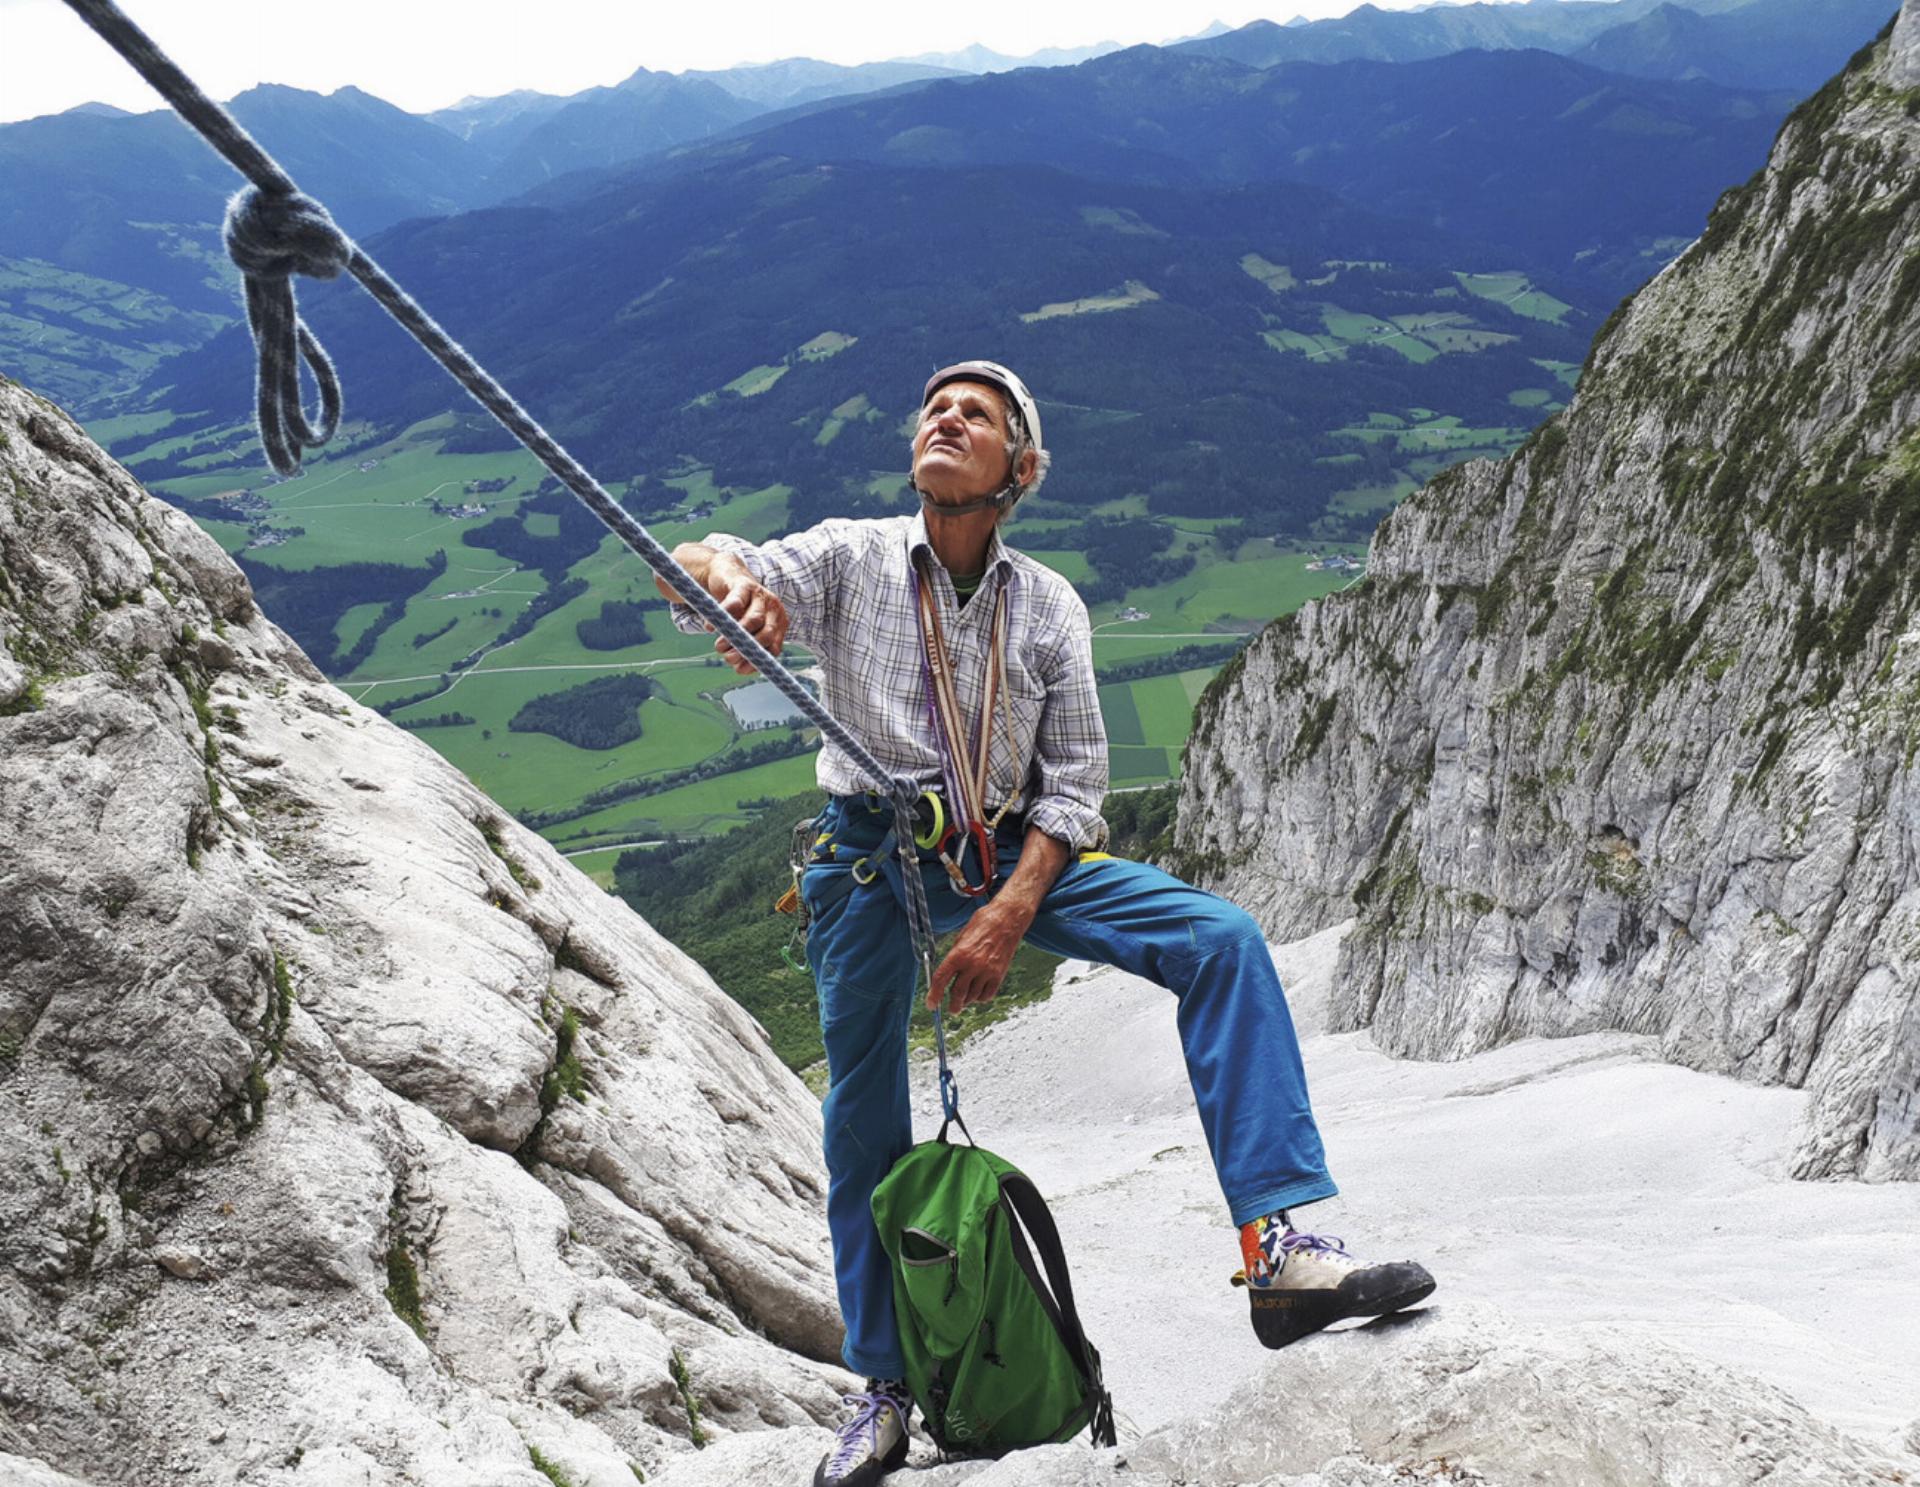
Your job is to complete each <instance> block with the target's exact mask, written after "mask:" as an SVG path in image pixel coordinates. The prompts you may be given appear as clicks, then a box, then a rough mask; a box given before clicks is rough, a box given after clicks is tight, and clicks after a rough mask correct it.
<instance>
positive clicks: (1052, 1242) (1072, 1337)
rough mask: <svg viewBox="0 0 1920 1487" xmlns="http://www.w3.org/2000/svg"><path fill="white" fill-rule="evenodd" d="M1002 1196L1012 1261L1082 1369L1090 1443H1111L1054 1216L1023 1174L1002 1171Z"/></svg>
mask: <svg viewBox="0 0 1920 1487" xmlns="http://www.w3.org/2000/svg"><path fill="white" fill-rule="evenodd" d="M1000 1197H1001V1201H1002V1202H1004V1203H1005V1204H1006V1205H1007V1207H1008V1209H1009V1210H1010V1211H1011V1213H1012V1215H1013V1217H1014V1218H1015V1219H1017V1220H1018V1222H1016V1223H1011V1224H1009V1225H1008V1226H1007V1229H1008V1232H1009V1234H1010V1235H1011V1237H1012V1240H1013V1254H1014V1260H1015V1261H1016V1263H1018V1265H1019V1266H1020V1269H1021V1270H1022V1271H1023V1272H1024V1273H1025V1274H1026V1277H1027V1280H1028V1282H1029V1283H1030V1284H1031V1285H1032V1286H1033V1289H1034V1293H1035V1294H1036V1295H1037V1296H1039V1298H1040V1304H1041V1305H1042V1306H1043V1307H1045V1308H1046V1312H1047V1317H1048V1319H1049V1320H1050V1321H1052V1323H1053V1325H1054V1328H1055V1330H1056V1331H1058V1332H1059V1334H1060V1340H1061V1341H1062V1342H1063V1343H1065V1344H1066V1348H1067V1353H1068V1355H1069V1356H1070V1357H1071V1358H1072V1359H1073V1361H1074V1366H1075V1367H1077V1368H1078V1369H1079V1370H1080V1374H1081V1377H1083V1378H1084V1379H1086V1381H1087V1384H1088V1387H1089V1388H1090V1389H1091V1391H1092V1393H1093V1395H1094V1397H1095V1408H1094V1414H1093V1442H1094V1444H1095V1445H1097V1446H1111V1445H1114V1444H1116V1440H1115V1437H1114V1428H1113V1407H1112V1402H1111V1398H1110V1396H1109V1395H1108V1394H1107V1390H1106V1386H1105V1385H1104V1384H1103V1383H1102V1382H1101V1378H1100V1355H1099V1354H1098V1353H1096V1352H1095V1351H1094V1350H1093V1346H1092V1344H1091V1343H1089V1342H1088V1341H1087V1334H1086V1331H1085V1329H1083V1328H1082V1327H1081V1325H1080V1313H1079V1311H1078V1309H1077V1308H1076V1307H1075V1306H1074V1304H1073V1279H1072V1277H1071V1276H1070V1275H1069V1274H1068V1273H1067V1252H1066V1250H1065V1249H1064V1248H1063V1247H1062V1246H1061V1243H1060V1230H1059V1229H1058V1227H1056V1226H1055V1224H1054V1222H1053V1215H1052V1214H1051V1213H1049V1212H1048V1211H1047V1205H1046V1200H1045V1199H1043V1198H1042V1197H1041V1196H1040V1190H1039V1189H1038V1188H1036V1187H1035V1186H1034V1185H1033V1179H1032V1178H1030V1177H1028V1176H1027V1175H1026V1174H1025V1173H1022V1172H1009V1173H1007V1174H1006V1175H1004V1176H1003V1177H1002V1178H1001V1179H1000ZM1028 1234H1031V1235H1032V1236H1033V1244H1032V1246H1031V1247H1030V1246H1029V1245H1028V1243H1027V1235H1028ZM1035 1249H1037V1250H1038V1251H1039V1262H1040V1263H1039V1265H1036V1264H1035V1262H1034V1250H1035ZM1041 1265H1044V1266H1045V1268H1046V1273H1045V1275H1044V1276H1043V1275H1042V1274H1041V1270H1040V1266H1041Z"/></svg>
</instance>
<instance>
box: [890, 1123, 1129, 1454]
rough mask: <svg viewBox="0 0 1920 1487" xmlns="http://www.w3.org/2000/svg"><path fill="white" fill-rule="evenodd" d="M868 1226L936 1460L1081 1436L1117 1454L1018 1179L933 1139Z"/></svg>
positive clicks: (895, 1176)
mask: <svg viewBox="0 0 1920 1487" xmlns="http://www.w3.org/2000/svg"><path fill="white" fill-rule="evenodd" d="M961 1129H962V1130H963V1131H964V1130H965V1129H966V1127H965V1126H964V1125H962V1126H961ZM873 1218H874V1222H875V1223H876V1224H878V1225H879V1228H880V1242H881V1243H882V1244H883V1245H885V1246H886V1251H887V1255H888V1257H889V1258H890V1259H891V1260H892V1261H893V1299H894V1307H895V1310H896V1311H897V1312H898V1314H899V1320H900V1342H901V1347H902V1349H903V1351H904V1352H905V1354H906V1360H907V1382H908V1384H909V1385H911V1386H912V1389H913V1397H914V1400H915V1402H916V1403H918V1404H919V1406H920V1413H921V1417H922V1418H923V1420H924V1421H925V1423H926V1427H927V1433H928V1434H929V1435H931V1436H932V1437H933V1439H934V1443H935V1444H936V1445H938V1446H939V1447H940V1449H941V1450H942V1451H943V1452H945V1453H946V1454H947V1455H949V1456H999V1455H1002V1454H1004V1453H1005V1452H1007V1451H1012V1450H1017V1449H1018V1448H1019V1447H1021V1446H1037V1445H1044V1444H1046V1443H1048V1442H1052V1441H1065V1440H1071V1439H1072V1438H1073V1437H1074V1436H1075V1435H1077V1434H1078V1433H1079V1432H1080V1431H1081V1430H1083V1429H1088V1428H1091V1430H1092V1433H1093V1443H1094V1444H1095V1445H1099V1446H1111V1445H1113V1444H1115V1439H1114V1429H1113V1400H1112V1398H1111V1396H1110V1395H1109V1394H1108V1393H1107V1391H1106V1389H1105V1387H1104V1386H1103V1385H1102V1384H1101V1381H1100V1355H1099V1353H1097V1352H1096V1351H1095V1350H1094V1347H1093V1344H1092V1343H1090V1342H1088V1341H1087V1338H1086V1334H1085V1333H1084V1332H1082V1331H1081V1330H1080V1318H1079V1316H1078V1315H1077V1314H1076V1312H1075V1311H1074V1307H1073V1283H1072V1281H1071V1280H1070V1279H1069V1278H1068V1276H1067V1261H1066V1256H1065V1254H1064V1253H1063V1252H1062V1251H1061V1248H1060V1233H1059V1231H1058V1230H1057V1229H1056V1228H1055V1227H1054V1223H1053V1217H1052V1215H1051V1214H1049V1213H1048V1212H1047V1205H1046V1204H1045V1203H1044V1202H1043V1201H1042V1200H1041V1197H1040V1193H1039V1190H1038V1189H1036V1188H1035V1187H1034V1185H1033V1183H1032V1181H1031V1180H1030V1179H1029V1178H1028V1177H1027V1176H1026V1175H1025V1174H1024V1173H1022V1172H1021V1171H1020V1170H1019V1169H1018V1168H1016V1167H1014V1166H1013V1165H1012V1164H1011V1163H1009V1162H1005V1161H1002V1160H1001V1159H1000V1158H999V1157H997V1156H995V1155H994V1154H993V1153H992V1152H990V1151H983V1150H981V1149H980V1148H979V1147H977V1146H973V1145H967V1146H960V1145H957V1144H949V1143H948V1141H947V1133H946V1127H945V1126H942V1127H941V1128H940V1135H939V1138H938V1139H936V1140H933V1141H923V1142H921V1143H920V1144H919V1145H918V1146H916V1147H914V1148H913V1150H912V1151H910V1152H908V1153H907V1154H906V1155H905V1156H904V1157H902V1158H901V1159H900V1160H899V1161H898V1162H896V1163H895V1164H894V1167H893V1170H892V1171H891V1172H889V1173H888V1174H887V1175H886V1177H885V1179H884V1180H883V1181H882V1182H881V1184H880V1186H879V1187H878V1188H876V1189H875V1190H874V1194H873Z"/></svg>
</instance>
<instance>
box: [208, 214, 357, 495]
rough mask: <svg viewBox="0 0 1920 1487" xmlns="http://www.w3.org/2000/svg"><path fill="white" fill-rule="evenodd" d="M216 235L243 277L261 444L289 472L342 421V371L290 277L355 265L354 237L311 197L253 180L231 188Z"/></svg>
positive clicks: (320, 275)
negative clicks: (304, 401)
mask: <svg viewBox="0 0 1920 1487" xmlns="http://www.w3.org/2000/svg"><path fill="white" fill-rule="evenodd" d="M221 235H222V236H223V237H224V238H225V240H226V244H227V254H228V256H229V257H230V258H232V259H233V261H234V263H235V264H236V265H237V266H238V267H239V269H240V272H241V273H242V274H244V275H245V276H246V281H247V324H248V326H249V327H250V328H251V329H252V331H253V344H254V348H255V349H256V350H257V351H258V353H259V367H258V370H257V373H256V376H255V378H254V411H255V415H256V418H257V420H258V422H259V425H260V443H261V446H262V448H264V449H265V450H266V454H267V463H268V464H270V465H272V466H273V468H274V470H275V471H276V472H277V473H279V474H280V475H284V476H291V475H294V474H296V473H298V471H299V469H300V456H301V453H302V451H303V450H306V449H317V448H318V447H319V446H320V445H322V444H325V443H326V442H327V441H328V440H329V439H331V438H332V437H333V435H334V431H335V430H336V429H338V428H339V426H340V377H339V374H338V373H337V372H335V371H334V369H333V362H332V360H331V359H330V358H329V357H328V356H327V353H326V352H325V351H324V350H323V349H321V346H320V343H319V341H317V340H315V339H314V336H313V332H311V331H310V330H308V329H307V327H306V325H305V323H304V322H303V321H302V320H301V319H300V312H299V310H298V309H297V308H296V307H295V305H294V300H293V276H294V275H295V274H306V275H307V276H308V277H310V278H314V279H332V278H336V277H338V275H339V273H340V271H341V270H342V269H345V268H350V267H351V266H352V264H353V258H354V252H355V249H354V246H353V240H352V239H351V238H349V237H348V236H347V235H346V234H345V233H344V232H342V231H341V230H340V229H339V227H337V226H336V225H335V224H334V220H333V217H332V216H331V215H330V214H329V213H328V211H327V209H326V208H325V207H323V206H322V205H321V204H320V203H319V202H317V201H315V200H314V199H313V198H312V197H311V196H307V195H305V194H304V193H302V192H299V191H281V190H276V189H263V188H261V187H259V186H248V187H247V188H245V189H244V190H242V191H239V192H236V193H235V195H234V197H233V199H232V200H231V201H229V202H228V203H227V220H226V225H225V226H224V228H223V229H222V234H221ZM302 358H305V360H306V363H307V369H308V370H309V371H310V372H312V374H313V380H314V385H315V386H316V387H318V388H319V391H320V417H319V421H318V422H317V423H314V422H309V420H308V418H307V413H306V409H305V408H303V407H302V406H301V404H300V362H301V359H302Z"/></svg>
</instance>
